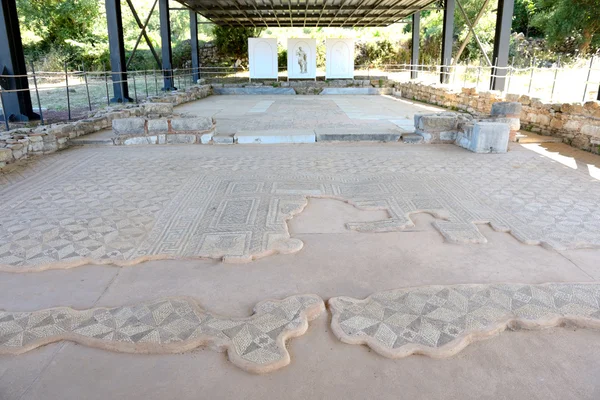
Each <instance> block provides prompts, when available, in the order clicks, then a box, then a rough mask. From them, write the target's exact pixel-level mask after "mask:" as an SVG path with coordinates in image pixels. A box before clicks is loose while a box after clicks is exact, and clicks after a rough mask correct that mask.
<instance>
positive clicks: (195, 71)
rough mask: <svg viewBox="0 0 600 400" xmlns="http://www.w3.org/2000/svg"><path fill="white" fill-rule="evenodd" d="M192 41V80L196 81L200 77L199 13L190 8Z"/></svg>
mask: <svg viewBox="0 0 600 400" xmlns="http://www.w3.org/2000/svg"><path fill="white" fill-rule="evenodd" d="M190 43H191V46H192V80H193V81H194V83H197V82H198V79H200V76H199V75H200V74H199V67H200V62H199V60H198V14H196V12H195V11H192V10H190Z"/></svg>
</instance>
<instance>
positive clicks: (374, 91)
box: [320, 87, 392, 96]
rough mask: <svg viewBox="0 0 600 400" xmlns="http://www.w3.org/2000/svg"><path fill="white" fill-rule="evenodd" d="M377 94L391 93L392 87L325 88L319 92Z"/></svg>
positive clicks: (325, 94)
mask: <svg viewBox="0 0 600 400" xmlns="http://www.w3.org/2000/svg"><path fill="white" fill-rule="evenodd" d="M377 94H392V88H374V87H345V88H325V89H323V91H322V92H321V93H320V95H321V96H328V95H377Z"/></svg>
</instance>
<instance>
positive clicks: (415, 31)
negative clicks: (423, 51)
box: [410, 11, 421, 79]
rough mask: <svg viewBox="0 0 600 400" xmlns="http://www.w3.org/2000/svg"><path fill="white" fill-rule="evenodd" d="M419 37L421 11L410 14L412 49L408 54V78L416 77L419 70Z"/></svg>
mask: <svg viewBox="0 0 600 400" xmlns="http://www.w3.org/2000/svg"><path fill="white" fill-rule="evenodd" d="M420 37H421V11H417V12H416V13H414V14H413V15H412V50H411V54H410V64H411V66H410V79H417V77H418V72H417V71H418V70H419V41H420Z"/></svg>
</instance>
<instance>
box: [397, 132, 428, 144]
mask: <svg viewBox="0 0 600 400" xmlns="http://www.w3.org/2000/svg"><path fill="white" fill-rule="evenodd" d="M402 142H404V143H408V144H418V143H423V136H421V135H418V134H416V133H403V134H402Z"/></svg>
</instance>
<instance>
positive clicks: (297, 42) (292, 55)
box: [287, 38, 317, 79]
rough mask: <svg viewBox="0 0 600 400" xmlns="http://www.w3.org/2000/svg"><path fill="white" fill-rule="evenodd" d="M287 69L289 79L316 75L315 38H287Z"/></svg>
mask: <svg viewBox="0 0 600 400" xmlns="http://www.w3.org/2000/svg"><path fill="white" fill-rule="evenodd" d="M287 70H288V78H289V79H314V78H316V77H317V39H310V38H307V39H288V46H287Z"/></svg>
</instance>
